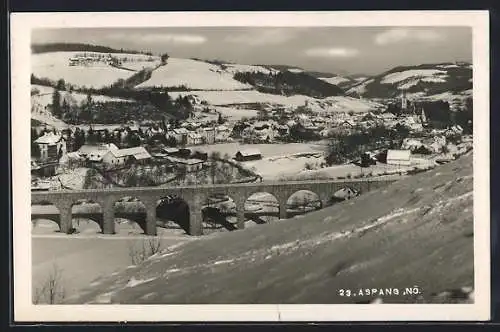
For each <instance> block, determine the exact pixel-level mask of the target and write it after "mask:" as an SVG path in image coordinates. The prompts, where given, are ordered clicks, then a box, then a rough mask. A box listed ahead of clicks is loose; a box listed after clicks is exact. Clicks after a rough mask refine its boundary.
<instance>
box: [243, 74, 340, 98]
mask: <svg viewBox="0 0 500 332" xmlns="http://www.w3.org/2000/svg"><path fill="white" fill-rule="evenodd" d="M234 79H235V80H237V81H239V82H242V83H245V84H250V85H252V86H254V87H255V89H256V90H257V91H259V92H263V93H272V94H279V95H286V96H290V95H295V94H301V95H305V96H310V97H314V98H325V97H330V96H340V95H344V91H343V90H342V89H341V88H339V87H338V86H336V85H333V84H330V83H327V82H324V81H322V80H320V79H317V78H316V77H313V76H311V75H309V74H306V73H292V72H289V71H283V72H278V73H276V74H273V73H269V74H267V73H262V72H236V73H235V74H234Z"/></svg>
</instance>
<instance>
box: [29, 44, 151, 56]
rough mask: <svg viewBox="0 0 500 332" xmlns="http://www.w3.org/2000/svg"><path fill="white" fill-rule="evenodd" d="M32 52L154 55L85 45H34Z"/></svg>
mask: <svg viewBox="0 0 500 332" xmlns="http://www.w3.org/2000/svg"><path fill="white" fill-rule="evenodd" d="M31 51H32V53H34V54H37V53H48V52H99V53H128V54H145V55H153V53H151V52H142V51H136V50H124V49H123V48H120V49H116V48H112V47H107V46H101V45H92V44H84V43H48V44H33V45H31Z"/></svg>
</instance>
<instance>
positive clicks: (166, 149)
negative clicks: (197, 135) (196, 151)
mask: <svg viewBox="0 0 500 332" xmlns="http://www.w3.org/2000/svg"><path fill="white" fill-rule="evenodd" d="M163 151H165V152H166V153H176V152H179V149H178V148H164V149H163Z"/></svg>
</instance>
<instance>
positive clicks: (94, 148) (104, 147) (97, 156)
mask: <svg viewBox="0 0 500 332" xmlns="http://www.w3.org/2000/svg"><path fill="white" fill-rule="evenodd" d="M111 150H118V147H117V146H116V145H114V144H113V143H111V144H85V145H82V146H81V147H80V149H78V154H79V155H80V156H82V157H84V158H86V159H88V160H89V161H91V162H101V161H102V158H103V157H104V155H105V154H107V153H108V152H109V151H111Z"/></svg>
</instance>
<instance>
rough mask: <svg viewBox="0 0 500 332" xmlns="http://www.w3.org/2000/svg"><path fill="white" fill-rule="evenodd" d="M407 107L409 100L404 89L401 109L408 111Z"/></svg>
mask: <svg viewBox="0 0 500 332" xmlns="http://www.w3.org/2000/svg"><path fill="white" fill-rule="evenodd" d="M407 107H408V100H407V99H406V93H405V90H402V92H401V110H403V111H406V108H407Z"/></svg>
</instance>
